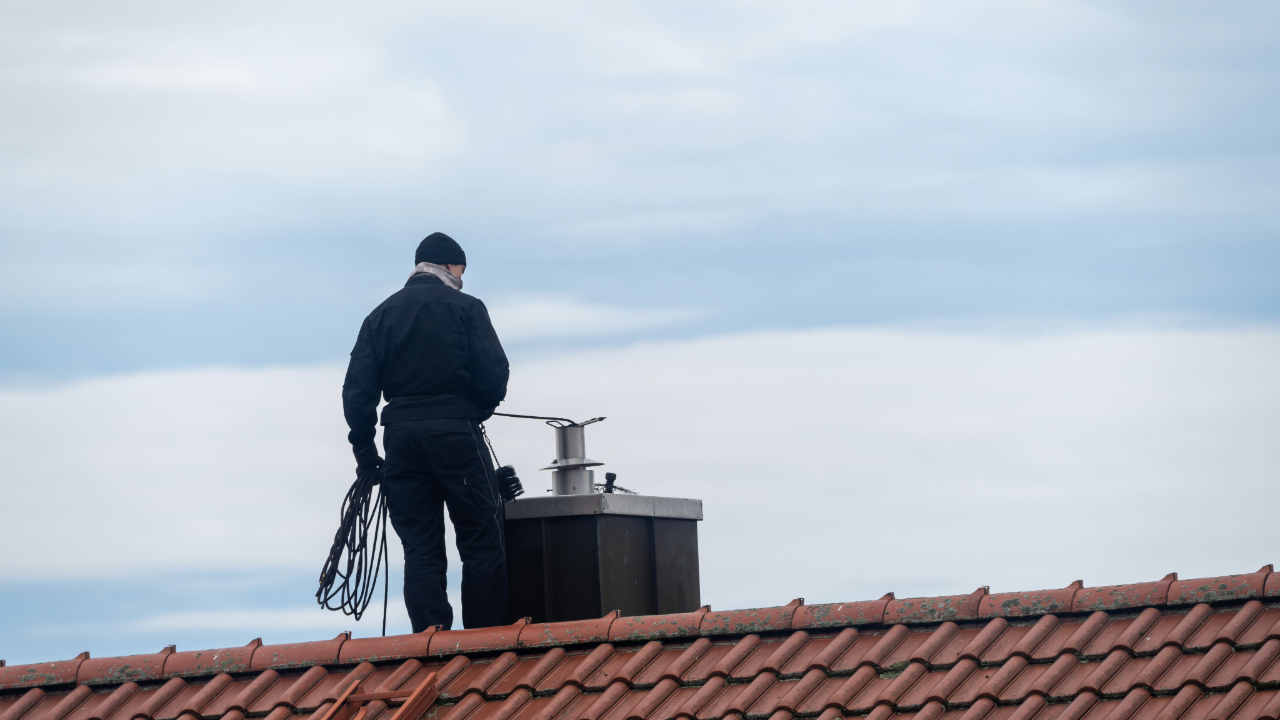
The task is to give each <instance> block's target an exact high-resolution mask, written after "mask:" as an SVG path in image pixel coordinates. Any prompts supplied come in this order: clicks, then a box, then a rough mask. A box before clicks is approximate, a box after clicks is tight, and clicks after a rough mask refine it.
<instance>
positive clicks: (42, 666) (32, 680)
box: [0, 652, 89, 690]
mask: <svg viewBox="0 0 1280 720" xmlns="http://www.w3.org/2000/svg"><path fill="white" fill-rule="evenodd" d="M88 659H89V653H87V652H83V653H80V654H79V655H77V656H75V657H73V658H71V659H70V660H61V661H58V662H51V663H34V664H31V665H10V666H7V667H0V690H6V689H8V688H22V687H36V686H41V685H61V684H63V683H73V682H75V681H76V674H77V673H78V672H79V671H80V664H81V663H83V662H84V661H85V660H88Z"/></svg>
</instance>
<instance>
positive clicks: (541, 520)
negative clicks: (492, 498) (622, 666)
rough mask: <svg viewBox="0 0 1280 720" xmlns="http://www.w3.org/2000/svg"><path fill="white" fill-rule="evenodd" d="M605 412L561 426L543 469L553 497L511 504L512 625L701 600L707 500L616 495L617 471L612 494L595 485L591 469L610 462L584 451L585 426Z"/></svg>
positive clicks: (654, 610) (648, 611) (678, 606)
mask: <svg viewBox="0 0 1280 720" xmlns="http://www.w3.org/2000/svg"><path fill="white" fill-rule="evenodd" d="M602 419H603V418H597V419H596V420H588V421H586V422H583V423H572V424H559V425H553V427H555V430H556V460H555V461H554V462H553V463H552V464H551V466H550V467H547V468H544V469H547V470H555V472H554V473H553V476H552V489H553V494H552V495H550V496H545V497H525V498H521V499H519V500H514V501H512V502H508V503H507V504H506V507H505V510H506V541H507V579H508V587H509V603H508V607H509V610H508V613H509V614H510V616H511V617H510V619H511V621H513V622H514V621H516V620H518V619H519V618H522V617H528V618H532V619H533V622H559V621H565V620H586V619H590V618H598V617H603V616H604V615H605V614H607V613H609V612H610V611H612V610H618V611H620V612H621V613H622V615H624V616H630V615H656V614H667V613H679V612H691V611H693V610H697V609H698V607H699V606H701V604H702V603H701V595H700V591H699V587H698V521H700V520H702V501H701V500H686V499H680V498H663V497H650V496H646V495H631V494H628V495H624V494H618V493H615V492H613V490H614V487H613V486H614V483H613V482H612V481H613V480H614V478H613V477H610V478H609V480H610V482H608V483H607V485H608V486H609V487H608V488H607V489H608V492H603V493H601V492H596V488H595V482H594V480H595V478H594V472H593V471H591V470H589V469H588V468H590V467H594V466H598V465H602V464H603V463H600V462H597V461H595V460H590V459H588V458H587V457H586V441H585V437H584V432H583V428H584V427H585V426H586V425H589V424H590V423H592V422H597V421H598V420H602ZM610 475H613V473H610ZM615 477H616V476H615ZM601 489H605V487H604V486H602V487H601Z"/></svg>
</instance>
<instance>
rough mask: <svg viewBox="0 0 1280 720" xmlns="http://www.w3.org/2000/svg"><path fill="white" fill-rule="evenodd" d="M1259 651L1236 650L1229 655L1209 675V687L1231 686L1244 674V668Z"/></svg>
mask: <svg viewBox="0 0 1280 720" xmlns="http://www.w3.org/2000/svg"><path fill="white" fill-rule="evenodd" d="M1256 654H1257V653H1253V652H1234V653H1231V654H1230V655H1228V656H1227V659H1226V660H1224V661H1223V662H1222V664H1221V665H1219V666H1218V669H1217V670H1215V671H1214V672H1213V674H1212V675H1210V676H1209V679H1208V680H1207V681H1206V683H1205V684H1206V685H1207V686H1208V687H1213V688H1225V687H1231V686H1232V685H1234V684H1235V683H1237V682H1239V681H1240V679H1241V676H1242V675H1243V674H1244V668H1245V666H1246V665H1248V664H1249V661H1250V660H1252V659H1253V656H1254V655H1256Z"/></svg>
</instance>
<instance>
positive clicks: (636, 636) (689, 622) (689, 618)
mask: <svg viewBox="0 0 1280 720" xmlns="http://www.w3.org/2000/svg"><path fill="white" fill-rule="evenodd" d="M710 610H711V607H710V606H706V605H704V606H703V607H701V608H698V609H697V610H696V611H694V612H689V613H674V614H671V615H636V616H632V617H620V618H618V619H616V620H614V621H613V622H612V623H611V624H610V625H609V640H610V641H611V642H620V641H629V642H639V641H642V640H664V639H667V638H681V637H689V636H691V635H693V636H696V635H697V634H698V626H699V625H701V624H702V616H703V615H706V614H707V612H708V611H710Z"/></svg>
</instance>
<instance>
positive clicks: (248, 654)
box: [164, 638, 262, 677]
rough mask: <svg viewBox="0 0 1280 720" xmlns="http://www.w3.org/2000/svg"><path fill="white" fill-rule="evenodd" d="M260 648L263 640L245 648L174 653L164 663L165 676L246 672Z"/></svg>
mask: <svg viewBox="0 0 1280 720" xmlns="http://www.w3.org/2000/svg"><path fill="white" fill-rule="evenodd" d="M260 647H262V639H261V638H256V639H254V640H251V641H249V644H248V645H245V646H243V647H236V648H221V649H218V650H187V651H183V652H174V653H172V654H171V655H169V656H168V657H167V658H166V659H165V661H164V674H165V677H191V676H196V675H217V674H218V673H224V672H246V671H248V670H249V669H250V663H251V661H252V659H253V654H254V652H255V651H256V650H257V649H258V648H260Z"/></svg>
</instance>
